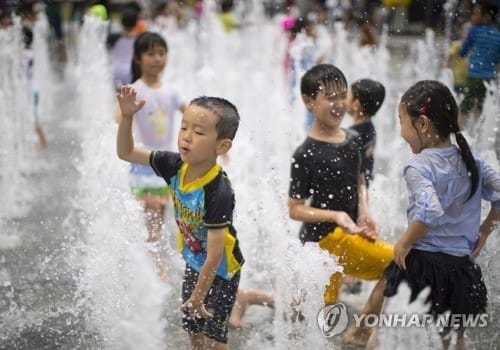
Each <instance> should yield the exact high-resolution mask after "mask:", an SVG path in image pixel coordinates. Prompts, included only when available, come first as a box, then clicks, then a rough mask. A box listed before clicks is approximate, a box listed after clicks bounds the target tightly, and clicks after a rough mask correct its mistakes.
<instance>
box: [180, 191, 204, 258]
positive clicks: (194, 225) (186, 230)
mask: <svg viewBox="0 0 500 350" xmlns="http://www.w3.org/2000/svg"><path fill="white" fill-rule="evenodd" d="M191 195H195V193H192V194H191ZM173 197H174V198H173V200H174V211H175V221H176V223H177V227H178V228H179V233H180V234H181V236H182V239H183V241H184V244H185V246H186V247H187V248H189V250H191V251H192V252H193V253H201V252H205V249H206V246H205V245H206V243H205V241H206V237H198V235H203V236H206V233H205V234H203V232H205V231H206V230H204V225H203V215H202V211H201V208H199V207H196V203H197V201H195V200H192V201H191V203H192V204H195V205H194V206H193V207H192V208H189V207H186V206H185V205H184V203H183V202H182V201H181V200H179V197H178V196H177V195H174V196H173Z"/></svg>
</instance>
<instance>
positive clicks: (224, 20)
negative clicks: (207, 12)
mask: <svg viewBox="0 0 500 350" xmlns="http://www.w3.org/2000/svg"><path fill="white" fill-rule="evenodd" d="M233 8H234V1H233V0H222V2H221V4H220V9H221V12H220V13H219V21H220V22H221V24H222V26H223V27H224V30H225V31H226V33H230V32H232V31H233V30H234V29H237V28H239V27H240V24H239V23H238V19H237V18H236V16H235V15H234V13H233Z"/></svg>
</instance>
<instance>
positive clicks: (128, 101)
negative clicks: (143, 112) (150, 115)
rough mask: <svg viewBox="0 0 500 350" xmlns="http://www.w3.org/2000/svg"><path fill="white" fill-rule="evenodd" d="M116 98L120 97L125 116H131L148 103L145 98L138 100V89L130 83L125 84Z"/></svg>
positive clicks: (119, 101) (119, 102)
mask: <svg viewBox="0 0 500 350" xmlns="http://www.w3.org/2000/svg"><path fill="white" fill-rule="evenodd" d="M116 98H117V99H118V104H119V105H120V110H121V112H122V116H123V117H125V118H131V117H132V116H133V115H134V114H135V113H136V112H137V111H138V110H140V109H141V108H142V106H144V104H145V103H146V101H144V100H141V101H139V102H137V101H136V98H137V91H135V90H134V88H132V87H131V86H130V85H123V86H122V87H121V89H120V92H119V93H117V94H116Z"/></svg>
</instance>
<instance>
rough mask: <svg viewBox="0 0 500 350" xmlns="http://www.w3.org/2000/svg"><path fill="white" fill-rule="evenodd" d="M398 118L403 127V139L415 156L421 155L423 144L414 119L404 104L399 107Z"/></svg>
mask: <svg viewBox="0 0 500 350" xmlns="http://www.w3.org/2000/svg"><path fill="white" fill-rule="evenodd" d="M398 118H399V125H400V126H401V137H403V139H404V140H405V141H406V143H408V145H409V146H410V148H411V151H412V152H413V153H414V154H417V153H420V151H421V150H422V142H421V140H420V138H419V137H418V132H417V129H416V128H415V125H414V123H413V119H412V118H411V117H410V115H409V114H408V112H407V111H406V106H405V105H404V104H403V103H400V104H399V106H398Z"/></svg>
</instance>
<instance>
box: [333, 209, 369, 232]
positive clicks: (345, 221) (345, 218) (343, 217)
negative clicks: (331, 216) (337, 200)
mask: <svg viewBox="0 0 500 350" xmlns="http://www.w3.org/2000/svg"><path fill="white" fill-rule="evenodd" d="M335 223H336V224H337V225H338V226H340V227H342V228H343V229H344V230H346V231H348V232H350V233H353V234H357V233H361V232H362V231H363V229H362V228H361V227H359V226H358V225H356V224H355V223H354V221H352V219H351V217H350V216H349V215H348V214H347V213H346V212H345V211H337V212H335Z"/></svg>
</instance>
